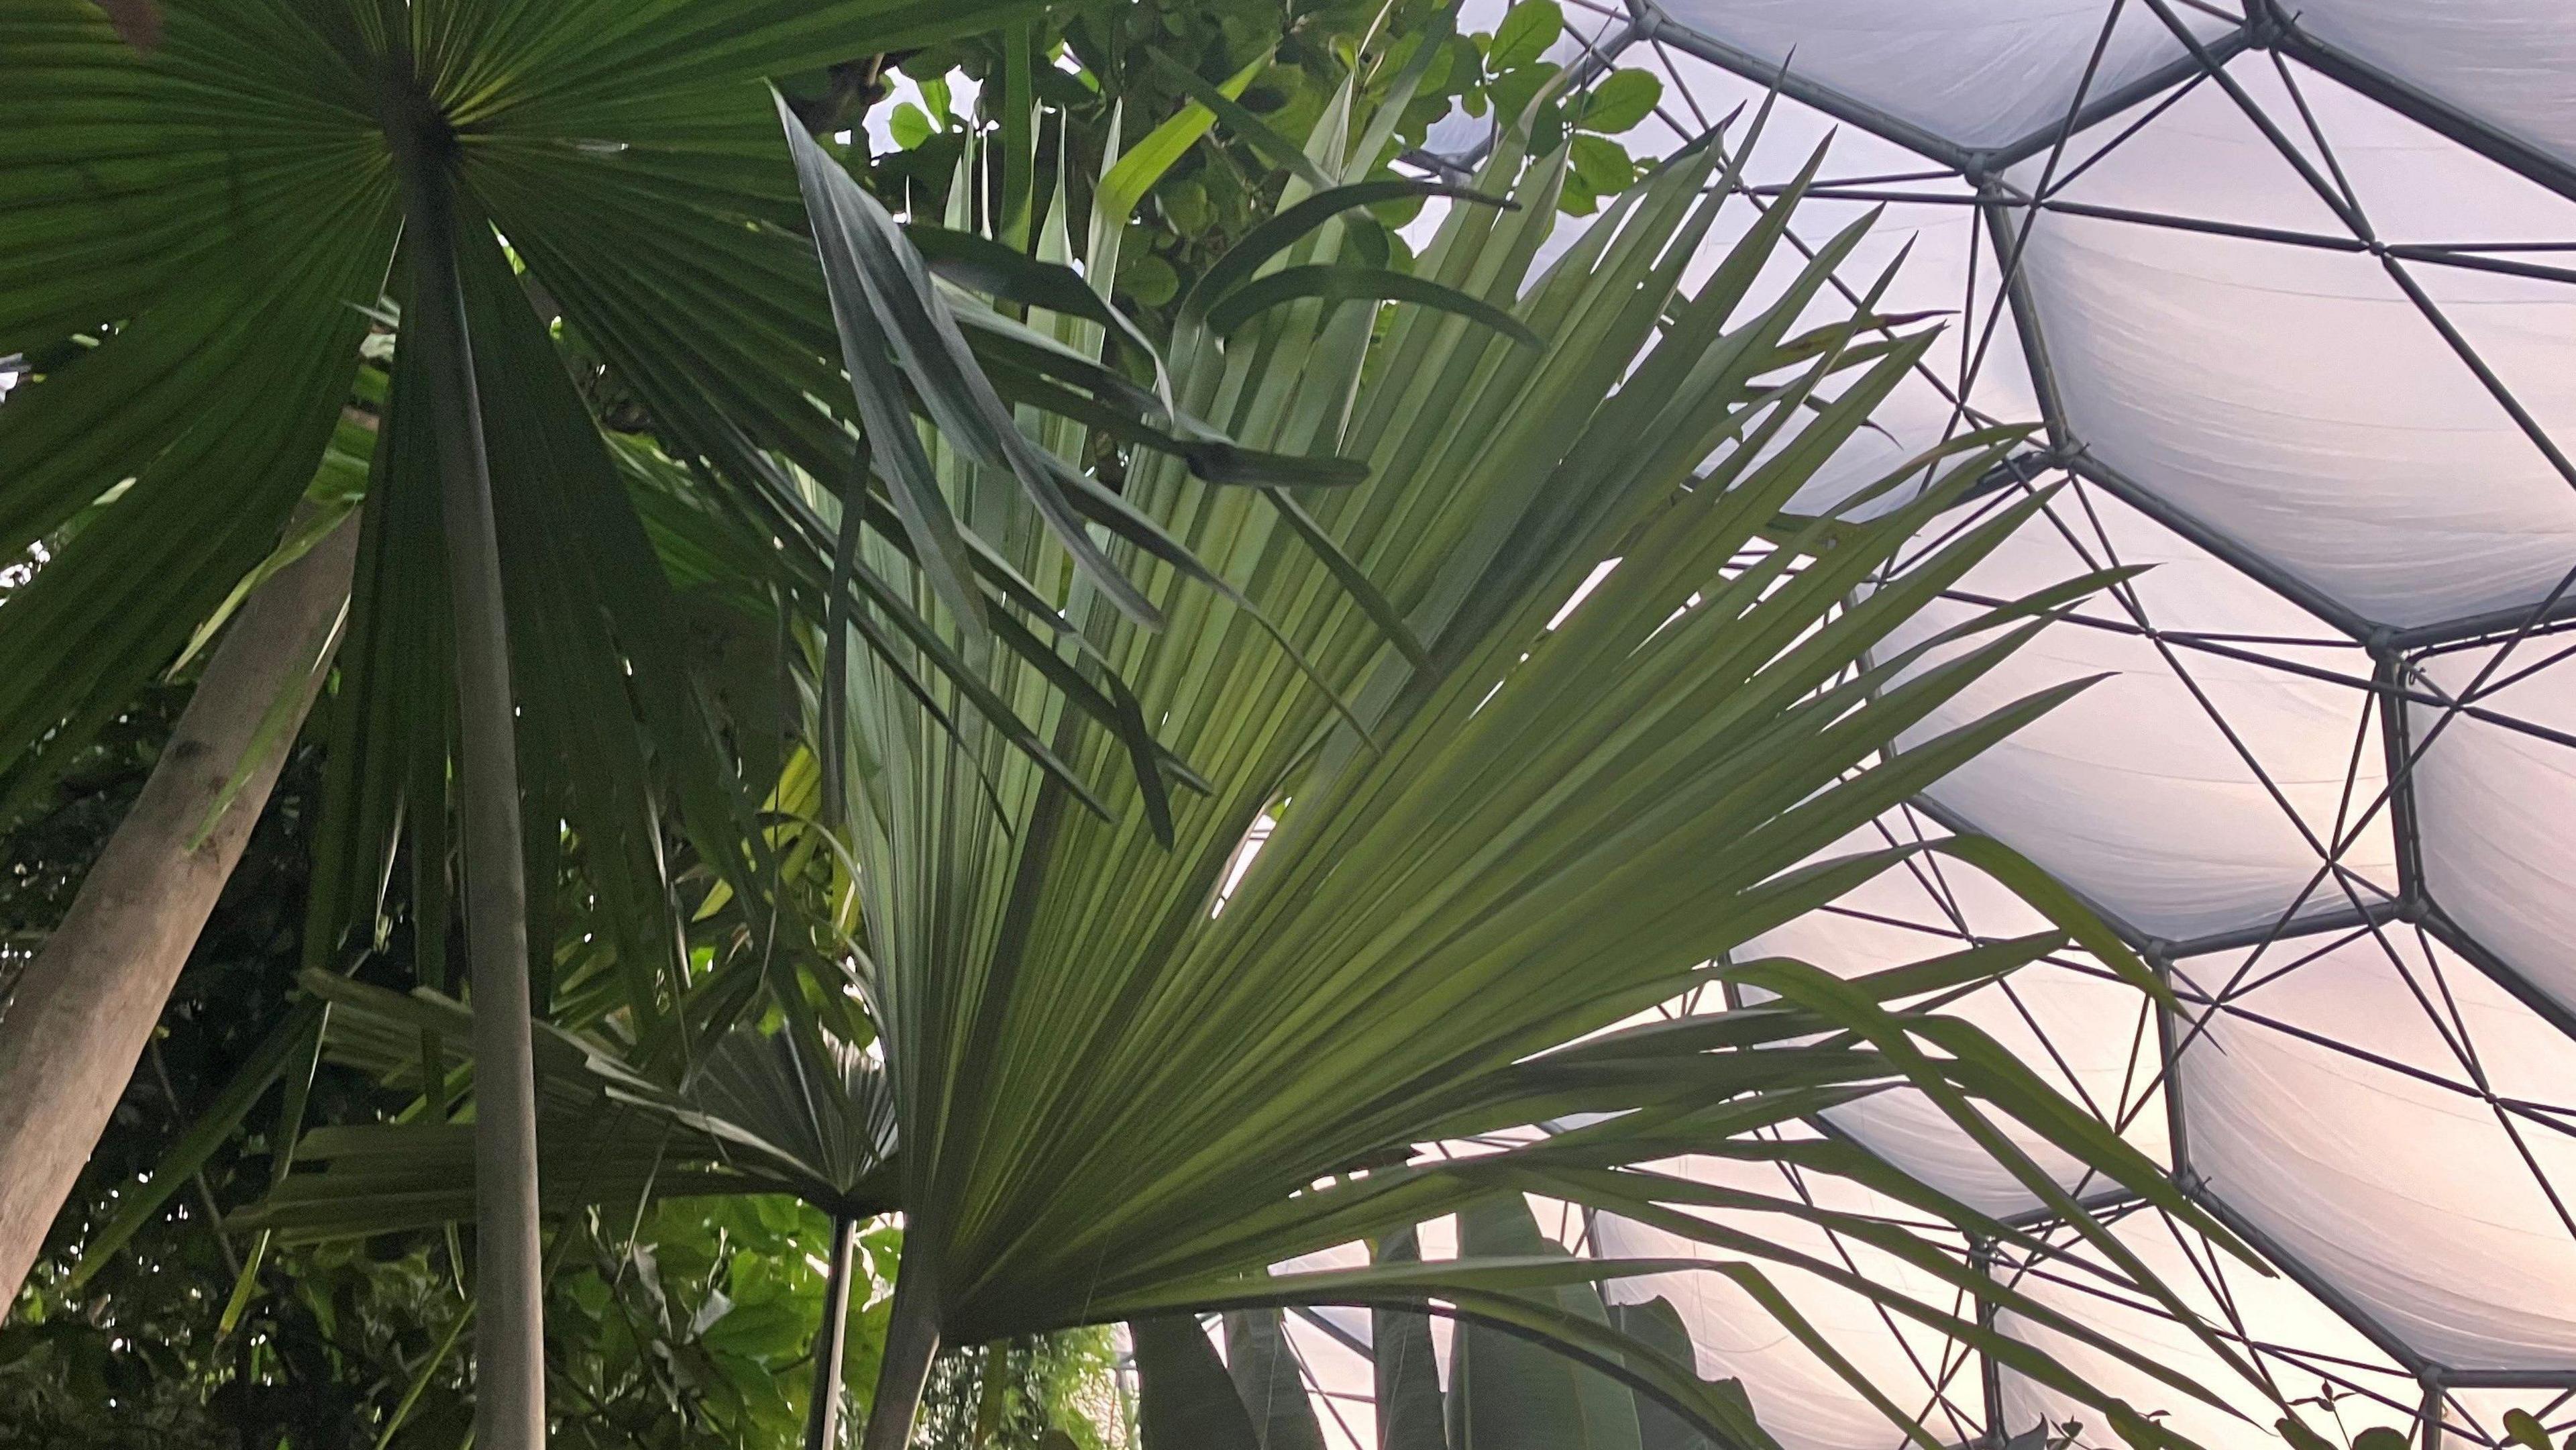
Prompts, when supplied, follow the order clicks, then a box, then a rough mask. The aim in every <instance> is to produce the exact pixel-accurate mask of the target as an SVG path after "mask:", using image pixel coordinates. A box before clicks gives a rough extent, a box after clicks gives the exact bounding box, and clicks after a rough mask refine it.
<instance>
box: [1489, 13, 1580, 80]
mask: <svg viewBox="0 0 2576 1450" xmlns="http://www.w3.org/2000/svg"><path fill="white" fill-rule="evenodd" d="M1564 33H1565V12H1564V11H1563V10H1562V9H1560V8H1558V6H1557V3H1556V0H1520V3H1519V4H1517V5H1514V6H1513V7H1512V8H1511V9H1510V10H1508V11H1505V12H1504V14H1503V20H1502V23H1501V24H1500V25H1497V26H1495V27H1494V42H1493V44H1492V45H1491V46H1488V47H1487V48H1486V50H1485V64H1486V65H1487V66H1488V67H1489V68H1491V69H1493V70H1496V71H1506V70H1512V69H1515V68H1517V67H1520V66H1525V65H1528V64H1530V63H1531V62H1532V61H1535V60H1537V59H1538V58H1539V57H1540V56H1543V55H1545V54H1547V48H1548V47H1549V46H1551V45H1554V44H1556V41H1557V37H1558V36H1560V35H1563V34H1564Z"/></svg>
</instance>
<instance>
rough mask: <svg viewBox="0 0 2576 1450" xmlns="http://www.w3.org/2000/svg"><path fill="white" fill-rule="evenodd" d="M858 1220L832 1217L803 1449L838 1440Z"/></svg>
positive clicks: (831, 1447) (829, 1447)
mask: <svg viewBox="0 0 2576 1450" xmlns="http://www.w3.org/2000/svg"><path fill="white" fill-rule="evenodd" d="M858 1247H859V1221H858V1220H857V1219H855V1218H852V1217H850V1216H849V1215H848V1214H846V1213H840V1214H834V1215H833V1216H832V1270H831V1277H829V1278H828V1279H826V1280H825V1281H824V1283H823V1323H822V1324H821V1326H820V1327H819V1328H817V1330H816V1331H815V1334H814V1404H813V1407H812V1408H811V1410H809V1411H808V1412H807V1414H806V1416H805V1450H836V1447H838V1446H839V1445H840V1443H841V1360H842V1358H843V1357H844V1356H845V1355H846V1354H848V1352H849V1347H850V1271H851V1268H852V1267H853V1263H852V1261H853V1260H854V1259H856V1258H857V1256H858Z"/></svg>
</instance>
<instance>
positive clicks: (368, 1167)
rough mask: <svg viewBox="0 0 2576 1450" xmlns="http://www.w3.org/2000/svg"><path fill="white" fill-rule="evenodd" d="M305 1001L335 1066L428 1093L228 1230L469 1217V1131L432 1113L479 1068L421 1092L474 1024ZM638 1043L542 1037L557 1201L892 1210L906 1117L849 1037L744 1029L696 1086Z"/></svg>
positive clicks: (542, 1091) (311, 981)
mask: <svg viewBox="0 0 2576 1450" xmlns="http://www.w3.org/2000/svg"><path fill="white" fill-rule="evenodd" d="M305 984H306V986H307V988H308V989H309V990H310V991H311V992H312V993H313V994H314V996H315V997H316V998H317V999H319V1000H321V1001H322V1002H325V1003H327V1004H328V1008H329V1010H328V1015H327V1018H326V1024H327V1025H326V1028H325V1030H324V1033H323V1039H322V1045H323V1057H324V1059H325V1060H326V1061H330V1062H335V1063H338V1064H341V1065H342V1066H345V1067H350V1068H354V1069H357V1070H359V1071H361V1072H364V1073H366V1074H367V1075H369V1076H370V1077H372V1078H374V1079H375V1080H377V1081H378V1082H380V1083H382V1084H384V1085H386V1086H388V1087H391V1088H394V1089H396V1090H399V1091H403V1092H409V1093H413V1094H415V1095H416V1099H415V1102H414V1103H413V1105H412V1106H411V1107H410V1108H409V1109H408V1110H407V1111H406V1112H405V1113H404V1114H403V1115H402V1116H401V1117H400V1118H398V1119H397V1120H396V1121H393V1122H387V1123H371V1124H359V1125H348V1126H334V1125H325V1126H317V1127H314V1128H311V1129H309V1130H307V1131H305V1132H304V1133H303V1134H302V1135H301V1136H300V1137H299V1138H298V1140H297V1143H296V1147H295V1157H296V1160H297V1162H298V1163H299V1164H304V1165H318V1166H319V1168H320V1171H311V1172H304V1173H296V1174H291V1175H289V1176H288V1177H286V1178H285V1179H283V1180H282V1181H281V1183H280V1185H279V1188H278V1191H277V1192H276V1193H275V1194H273V1195H271V1196H270V1198H268V1199H267V1200H266V1201H264V1202H262V1203H261V1204H259V1205H258V1206H257V1207H255V1208H253V1209H250V1210H248V1211H246V1212H244V1213H242V1214H239V1215H236V1216H235V1219H234V1220H233V1221H231V1222H232V1226H233V1227H237V1228H241V1229H247V1230H265V1231H274V1232H276V1233H277V1234H278V1235H279V1236H280V1237H281V1238H282V1239H284V1240H285V1241H287V1242H289V1243H296V1242H310V1241H315V1240H320V1239H329V1238H338V1237H347V1236H351V1235H357V1234H378V1233H392V1232H400V1231H402V1230H406V1229H421V1228H441V1227H445V1226H447V1225H449V1224H456V1223H462V1222H465V1221H467V1220H470V1219H471V1218H472V1217H473V1203H474V1171H475V1170H474V1159H473V1154H472V1151H471V1144H470V1141H469V1128H470V1125H467V1124H459V1123H451V1122H446V1121H441V1120H440V1118H439V1116H438V1115H437V1114H434V1113H429V1112H427V1111H425V1109H426V1107H427V1105H428V1104H429V1103H430V1102H431V1101H433V1100H443V1101H448V1102H460V1101H465V1100H467V1099H469V1098H470V1097H471V1094H472V1087H473V1080H474V1067H475V1064H474V1061H473V1059H472V1058H471V1057H470V1056H462V1055H458V1054H451V1055H450V1056H449V1058H448V1059H447V1060H446V1061H445V1062H444V1063H443V1064H442V1066H443V1068H444V1070H445V1080H444V1081H443V1082H441V1083H439V1084H437V1085H436V1087H435V1090H434V1091H433V1089H432V1086H431V1084H429V1083H428V1082H427V1080H426V1079H425V1077H424V1059H423V1057H422V1055H421V1051H420V1044H421V1039H422V1037H423V1036H424V1035H428V1036H431V1037H436V1038H440V1039H443V1040H445V1041H449V1042H454V1043H459V1044H462V1043H466V1042H470V1041H471V1040H472V1038H473V1033H472V1027H473V1014H472V1012H471V1011H470V1010H469V1009H468V1008H467V1007H465V1006H464V1005H463V1004H461V1003H459V1002H456V1001H455V1000H453V999H451V998H447V997H443V996H440V995H438V994H436V993H431V992H426V991H421V992H415V993H413V994H411V995H404V994H401V993H395V992H388V991H386V990H384V989H383V988H380V987H370V986H367V985H365V984H363V983H358V982H352V981H350V980H348V979H347V978H344V977H339V976H336V975H332V974H329V973H320V972H315V973H308V974H307V975H306V977H305ZM634 1055H635V1053H634V1049H633V1045H632V1044H627V1043H620V1042H617V1041H615V1040H612V1039H609V1038H606V1037H603V1036H601V1035H600V1034H598V1033H596V1032H572V1031H567V1030H565V1029H563V1028H560V1027H554V1026H551V1025H541V1026H540V1027H539V1028H538V1029H537V1035H536V1063H537V1089H538V1108H537V1123H538V1133H539V1141H540V1144H541V1147H542V1153H541V1159H540V1161H541V1163H542V1164H543V1167H544V1170H545V1171H544V1172H543V1173H542V1174H541V1175H540V1182H541V1183H542V1184H543V1185H544V1190H545V1202H546V1205H547V1207H548V1209H549V1210H552V1211H560V1210H566V1209H573V1208H585V1207H590V1206H592V1205H602V1206H607V1207H611V1208H620V1209H624V1210H627V1211H632V1210H633V1209H634V1208H635V1206H636V1205H638V1204H639V1203H641V1202H643V1201H645V1200H648V1199H661V1198H689V1197H703V1196H709V1195H717V1194H765V1193H779V1194H787V1195H789V1196H791V1197H794V1198H798V1199H802V1200H803V1201H805V1202H807V1203H810V1204H812V1205H814V1206H815V1207H817V1208H819V1209H822V1210H823V1211H824V1212H826V1213H829V1214H832V1215H834V1216H835V1217H841V1218H852V1219H862V1220H863V1219H868V1218H873V1217H875V1216H876V1215H878V1214H881V1213H886V1212H890V1211H891V1210H892V1209H893V1208H894V1207H895V1204H894V1201H893V1184H892V1181H891V1177H890V1174H889V1172H888V1169H889V1166H890V1165H891V1163H892V1162H893V1157H894V1121H893V1105H892V1103H891V1102H890V1101H889V1099H888V1098H887V1096H886V1092H885V1080H884V1074H883V1072H882V1071H880V1070H879V1068H878V1067H877V1065H876V1063H875V1062H873V1061H872V1060H871V1059H870V1058H869V1057H868V1056H867V1055H866V1054H865V1053H864V1052H861V1051H859V1050H857V1049H855V1048H852V1047H850V1046H848V1045H847V1044H845V1043H842V1042H839V1041H837V1040H832V1039H826V1038H819V1037H816V1038H802V1039H801V1040H800V1035H799V1034H795V1033H763V1032H760V1031H758V1030H756V1029H755V1028H754V1027H752V1026H750V1025H748V1024H745V1025H740V1026H736V1027H735V1028H733V1029H732V1030H731V1031H729V1032H727V1033H726V1034H725V1035H724V1036H722V1037H720V1038H718V1039H716V1040H714V1041H712V1042H709V1043H707V1044H706V1045H705V1047H704V1053H703V1056H702V1057H701V1059H700V1060H699V1061H698V1062H697V1064H696V1065H695V1067H694V1070H693V1071H691V1072H690V1073H689V1074H688V1075H687V1078H686V1080H685V1081H683V1082H679V1083H670V1082H665V1081H661V1080H658V1079H656V1078H654V1077H652V1076H649V1075H647V1074H646V1073H645V1072H642V1071H638V1070H637V1069H636V1068H635V1067H633V1066H632V1065H630V1062H629V1059H630V1058H631V1057H633V1056H634Z"/></svg>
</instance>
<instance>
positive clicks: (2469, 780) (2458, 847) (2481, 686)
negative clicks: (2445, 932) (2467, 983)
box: [2407, 639, 2576, 1005]
mask: <svg viewBox="0 0 2576 1450" xmlns="http://www.w3.org/2000/svg"><path fill="white" fill-rule="evenodd" d="M2565 649H2566V643H2565V641H2564V640H2563V639H2561V640H2557V641H2552V640H2549V639H2540V640H2525V641H2522V642H2521V643H2519V644H2518V645H2514V646H2511V647H2504V646H2496V647H2485V648H2478V649H2466V650H2456V651H2451V652H2447V653H2443V654H2438V655H2434V656H2432V657H2430V658H2428V659H2426V660H2424V661H2423V662H2422V663H2421V664H2420V665H2419V666H2418V674H2417V675H2416V676H2415V681H2416V683H2417V684H2418V686H2419V688H2418V690H2417V692H2416V693H2417V695H2418V696H2419V697H2420V698H2418V699H2416V700H2415V701H2413V702H2412V703H2410V704H2409V705H2408V706H2407V717H2408V724H2409V730H2410V732H2411V734H2412V736H2413V738H2414V739H2415V740H2416V741H2418V742H2420V745H2421V749H2422V752H2423V759H2422V761H2421V763H2419V764H2418V765H2417V766H2416V767H2415V775H2414V784H2415V815H2416V820H2417V822H2418V824H2419V828H2420V830H2421V832H2422V835H2423V851H2424V880H2425V884H2426V886H2427V887H2428V889H2429V890H2430V891H2431V892H2432V894H2433V899H2434V901H2436V902H2437V903H2439V904H2440V906H2441V908H2442V909H2443V910H2444V911H2445V912H2448V913H2449V914H2450V916H2451V917H2452V919H2454V920H2456V921H2457V922H2459V923H2460V924H2461V925H2462V926H2464V927H2467V928H2468V929H2469V931H2470V933H2471V934H2472V935H2474V936H2475V937H2476V938H2477V940H2478V941H2480V942H2482V943H2484V944H2485V945H2486V946H2487V947H2488V948H2490V949H2491V950H2493V951H2495V952H2496V953H2497V954H2498V955H2500V956H2501V957H2503V958H2504V959H2505V960H2506V961H2507V962H2509V963H2511V964H2512V965H2513V966H2514V967H2515V968H2516V969H2518V970H2519V971H2521V972H2522V973H2523V974H2524V975H2526V976H2528V977H2530V978H2531V979H2532V980H2533V981H2534V982H2536V983H2538V984H2539V985H2540V986H2542V987H2543V988H2545V989H2547V990H2548V991H2549V992H2550V993H2551V994H2552V995H2554V996H2556V997H2557V998H2558V1000H2560V1001H2561V1002H2565V1003H2568V1004H2570V1005H2576V892H2571V891H2570V889H2569V883H2571V882H2576V829H2571V825H2576V660H2570V659H2568V658H2565V657H2564V656H2565Z"/></svg>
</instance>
